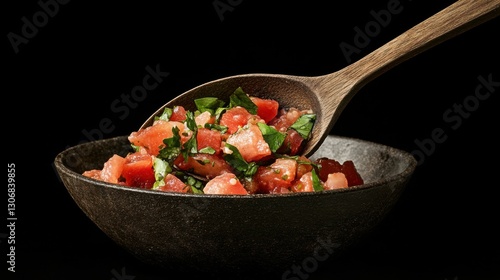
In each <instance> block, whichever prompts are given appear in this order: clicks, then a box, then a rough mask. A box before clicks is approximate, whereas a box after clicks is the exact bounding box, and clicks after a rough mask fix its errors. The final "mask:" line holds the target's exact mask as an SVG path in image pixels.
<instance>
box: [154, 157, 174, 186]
mask: <svg viewBox="0 0 500 280" xmlns="http://www.w3.org/2000/svg"><path fill="white" fill-rule="evenodd" d="M153 169H154V173H155V182H154V184H153V187H152V189H158V188H159V187H161V186H164V185H165V176H166V175H167V174H168V173H170V172H172V168H171V167H170V165H169V164H168V162H166V161H164V160H162V159H160V158H157V157H155V159H154V161H153Z"/></svg>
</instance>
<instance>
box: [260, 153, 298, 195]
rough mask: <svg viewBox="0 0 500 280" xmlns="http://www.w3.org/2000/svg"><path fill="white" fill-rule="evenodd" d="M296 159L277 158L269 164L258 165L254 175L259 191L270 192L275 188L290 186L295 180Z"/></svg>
mask: <svg viewBox="0 0 500 280" xmlns="http://www.w3.org/2000/svg"><path fill="white" fill-rule="evenodd" d="M296 172H297V161H295V160H294V159H282V158H278V159H276V161H275V162H274V163H272V164H271V165H269V166H260V167H259V168H258V170H257V172H256V173H255V175H254V177H253V178H254V180H255V181H256V182H257V184H258V186H259V192H262V193H270V192H272V191H273V190H274V189H275V188H277V187H281V188H290V187H291V185H292V182H293V181H294V180H295V174H296Z"/></svg>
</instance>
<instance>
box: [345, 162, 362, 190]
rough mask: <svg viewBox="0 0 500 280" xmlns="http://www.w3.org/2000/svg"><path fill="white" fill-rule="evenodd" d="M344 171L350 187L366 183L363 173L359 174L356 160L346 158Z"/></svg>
mask: <svg viewBox="0 0 500 280" xmlns="http://www.w3.org/2000/svg"><path fill="white" fill-rule="evenodd" d="M342 173H344V174H345V176H346V178H347V181H348V182H349V187H351V186H357V185H362V184H364V181H363V179H362V178H361V175H359V173H358V171H357V169H356V167H355V166H354V162H353V161H352V160H346V161H344V163H343V164H342Z"/></svg>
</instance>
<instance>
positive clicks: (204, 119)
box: [194, 111, 215, 127]
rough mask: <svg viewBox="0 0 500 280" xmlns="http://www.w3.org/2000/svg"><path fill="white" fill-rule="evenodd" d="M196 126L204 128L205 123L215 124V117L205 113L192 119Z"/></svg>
mask: <svg viewBox="0 0 500 280" xmlns="http://www.w3.org/2000/svg"><path fill="white" fill-rule="evenodd" d="M194 121H195V123H196V125H197V126H201V127H204V126H205V124H207V123H211V124H213V123H215V116H212V114H210V112H208V111H205V112H203V113H201V114H199V115H198V116H196V117H195V118H194Z"/></svg>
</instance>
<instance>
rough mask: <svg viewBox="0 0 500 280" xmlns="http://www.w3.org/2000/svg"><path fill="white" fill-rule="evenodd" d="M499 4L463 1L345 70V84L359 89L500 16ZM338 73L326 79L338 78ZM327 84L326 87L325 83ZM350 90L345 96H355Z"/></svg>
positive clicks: (490, 0) (498, 0) (491, 0)
mask: <svg viewBox="0 0 500 280" xmlns="http://www.w3.org/2000/svg"><path fill="white" fill-rule="evenodd" d="M499 3H500V0H461V1H457V2H455V3H453V4H452V5H450V6H448V7H447V8H445V9H443V10H441V11H440V12H438V13H436V14H434V15H433V16H431V17H429V18H428V19H426V20H424V21H423V22H421V23H419V24H417V25H415V26H414V27H413V28H411V29H409V30H407V31H406V32H404V33H402V34H401V35H399V36H398V37H396V38H394V39H393V40H391V41H390V42H388V43H387V44H385V45H383V46H381V47H380V48H378V49H376V50H375V51H373V52H372V53H370V54H368V55H366V56H365V57H363V58H362V59H360V60H358V61H356V62H355V63H353V64H351V65H349V66H347V67H345V68H344V69H343V70H345V72H344V74H346V76H345V77H346V78H345V79H346V82H347V81H351V82H352V83H353V84H351V85H350V86H352V87H354V89H359V88H361V87H362V86H364V85H365V84H366V83H368V82H369V81H371V80H373V79H374V78H376V77H377V76H379V75H381V74H383V73H384V72H386V71H388V70H390V69H391V68H393V67H394V66H396V65H398V64H400V63H401V62H403V61H405V60H407V59H409V58H411V57H413V56H415V55H417V54H419V53H421V52H423V51H425V50H427V49H429V48H431V47H433V46H435V45H437V44H439V43H441V42H443V41H445V40H448V39H450V38H452V37H454V36H456V35H458V34H460V33H462V32H464V31H467V30H469V29H471V28H473V27H475V26H477V25H479V24H481V23H483V22H486V21H487V20H490V19H492V18H495V17H496V16H498V15H499V11H500V10H499ZM336 74H337V75H338V74H339V73H332V74H329V75H325V76H324V78H325V80H329V77H328V76H335V75H336ZM325 83H327V82H326V81H325ZM356 91H357V90H352V89H351V90H350V91H347V92H345V94H349V92H351V93H352V92H356Z"/></svg>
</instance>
